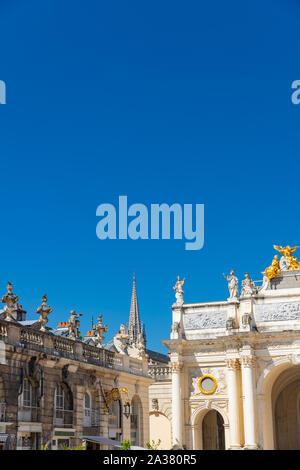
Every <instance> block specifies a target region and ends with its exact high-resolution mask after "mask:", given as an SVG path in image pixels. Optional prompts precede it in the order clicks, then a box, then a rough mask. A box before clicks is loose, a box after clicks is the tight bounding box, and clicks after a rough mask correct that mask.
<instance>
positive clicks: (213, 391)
mask: <svg viewBox="0 0 300 470" xmlns="http://www.w3.org/2000/svg"><path fill="white" fill-rule="evenodd" d="M204 379H211V380H212V381H213V382H214V386H213V388H212V389H211V390H209V391H206V390H204V389H203V388H202V385H201V384H202V382H203V380H204ZM198 387H199V390H200V392H201V393H203V394H204V395H212V394H213V393H215V391H216V388H217V381H216V379H215V377H213V376H212V375H208V374H206V375H202V377H200V379H199V381H198Z"/></svg>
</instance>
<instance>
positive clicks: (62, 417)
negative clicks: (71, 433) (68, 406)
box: [53, 408, 74, 428]
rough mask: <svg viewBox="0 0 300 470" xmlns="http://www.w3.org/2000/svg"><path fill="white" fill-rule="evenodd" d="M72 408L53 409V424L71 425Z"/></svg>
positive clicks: (60, 426) (65, 426)
mask: <svg viewBox="0 0 300 470" xmlns="http://www.w3.org/2000/svg"><path fill="white" fill-rule="evenodd" d="M73 415H74V411H73V410H63V409H57V408H56V409H55V410H54V417H53V425H54V426H55V427H57V428H72V427H73Z"/></svg>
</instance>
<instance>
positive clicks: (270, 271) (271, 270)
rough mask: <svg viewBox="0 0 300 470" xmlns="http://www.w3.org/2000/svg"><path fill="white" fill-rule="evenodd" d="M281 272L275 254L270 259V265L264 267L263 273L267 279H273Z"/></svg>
mask: <svg viewBox="0 0 300 470" xmlns="http://www.w3.org/2000/svg"><path fill="white" fill-rule="evenodd" d="M280 272H281V269H280V265H279V261H278V255H275V256H274V258H273V261H272V264H271V266H269V267H268V268H266V269H265V274H266V276H267V278H268V279H269V280H271V279H273V278H274V277H276V276H279V274H280Z"/></svg>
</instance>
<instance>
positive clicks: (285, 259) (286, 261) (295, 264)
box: [273, 245, 300, 271]
mask: <svg viewBox="0 0 300 470" xmlns="http://www.w3.org/2000/svg"><path fill="white" fill-rule="evenodd" d="M273 246H274V248H275V250H277V251H279V253H281V254H282V255H283V256H282V257H281V258H280V268H281V269H282V271H287V270H288V269H289V270H290V271H295V269H299V268H300V263H299V261H298V260H297V258H296V257H295V256H292V253H294V252H295V251H296V250H297V248H299V247H298V246H294V247H293V248H292V247H291V246H289V245H287V246H286V247H283V246H277V245H273Z"/></svg>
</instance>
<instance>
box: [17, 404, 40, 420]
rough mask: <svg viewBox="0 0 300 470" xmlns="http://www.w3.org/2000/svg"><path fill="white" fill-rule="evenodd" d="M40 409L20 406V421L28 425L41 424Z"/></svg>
mask: <svg viewBox="0 0 300 470" xmlns="http://www.w3.org/2000/svg"><path fill="white" fill-rule="evenodd" d="M40 420H41V417H40V407H38V406H24V405H23V406H20V407H19V409H18V421H22V422H26V423H33V422H34V423H37V422H40Z"/></svg>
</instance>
